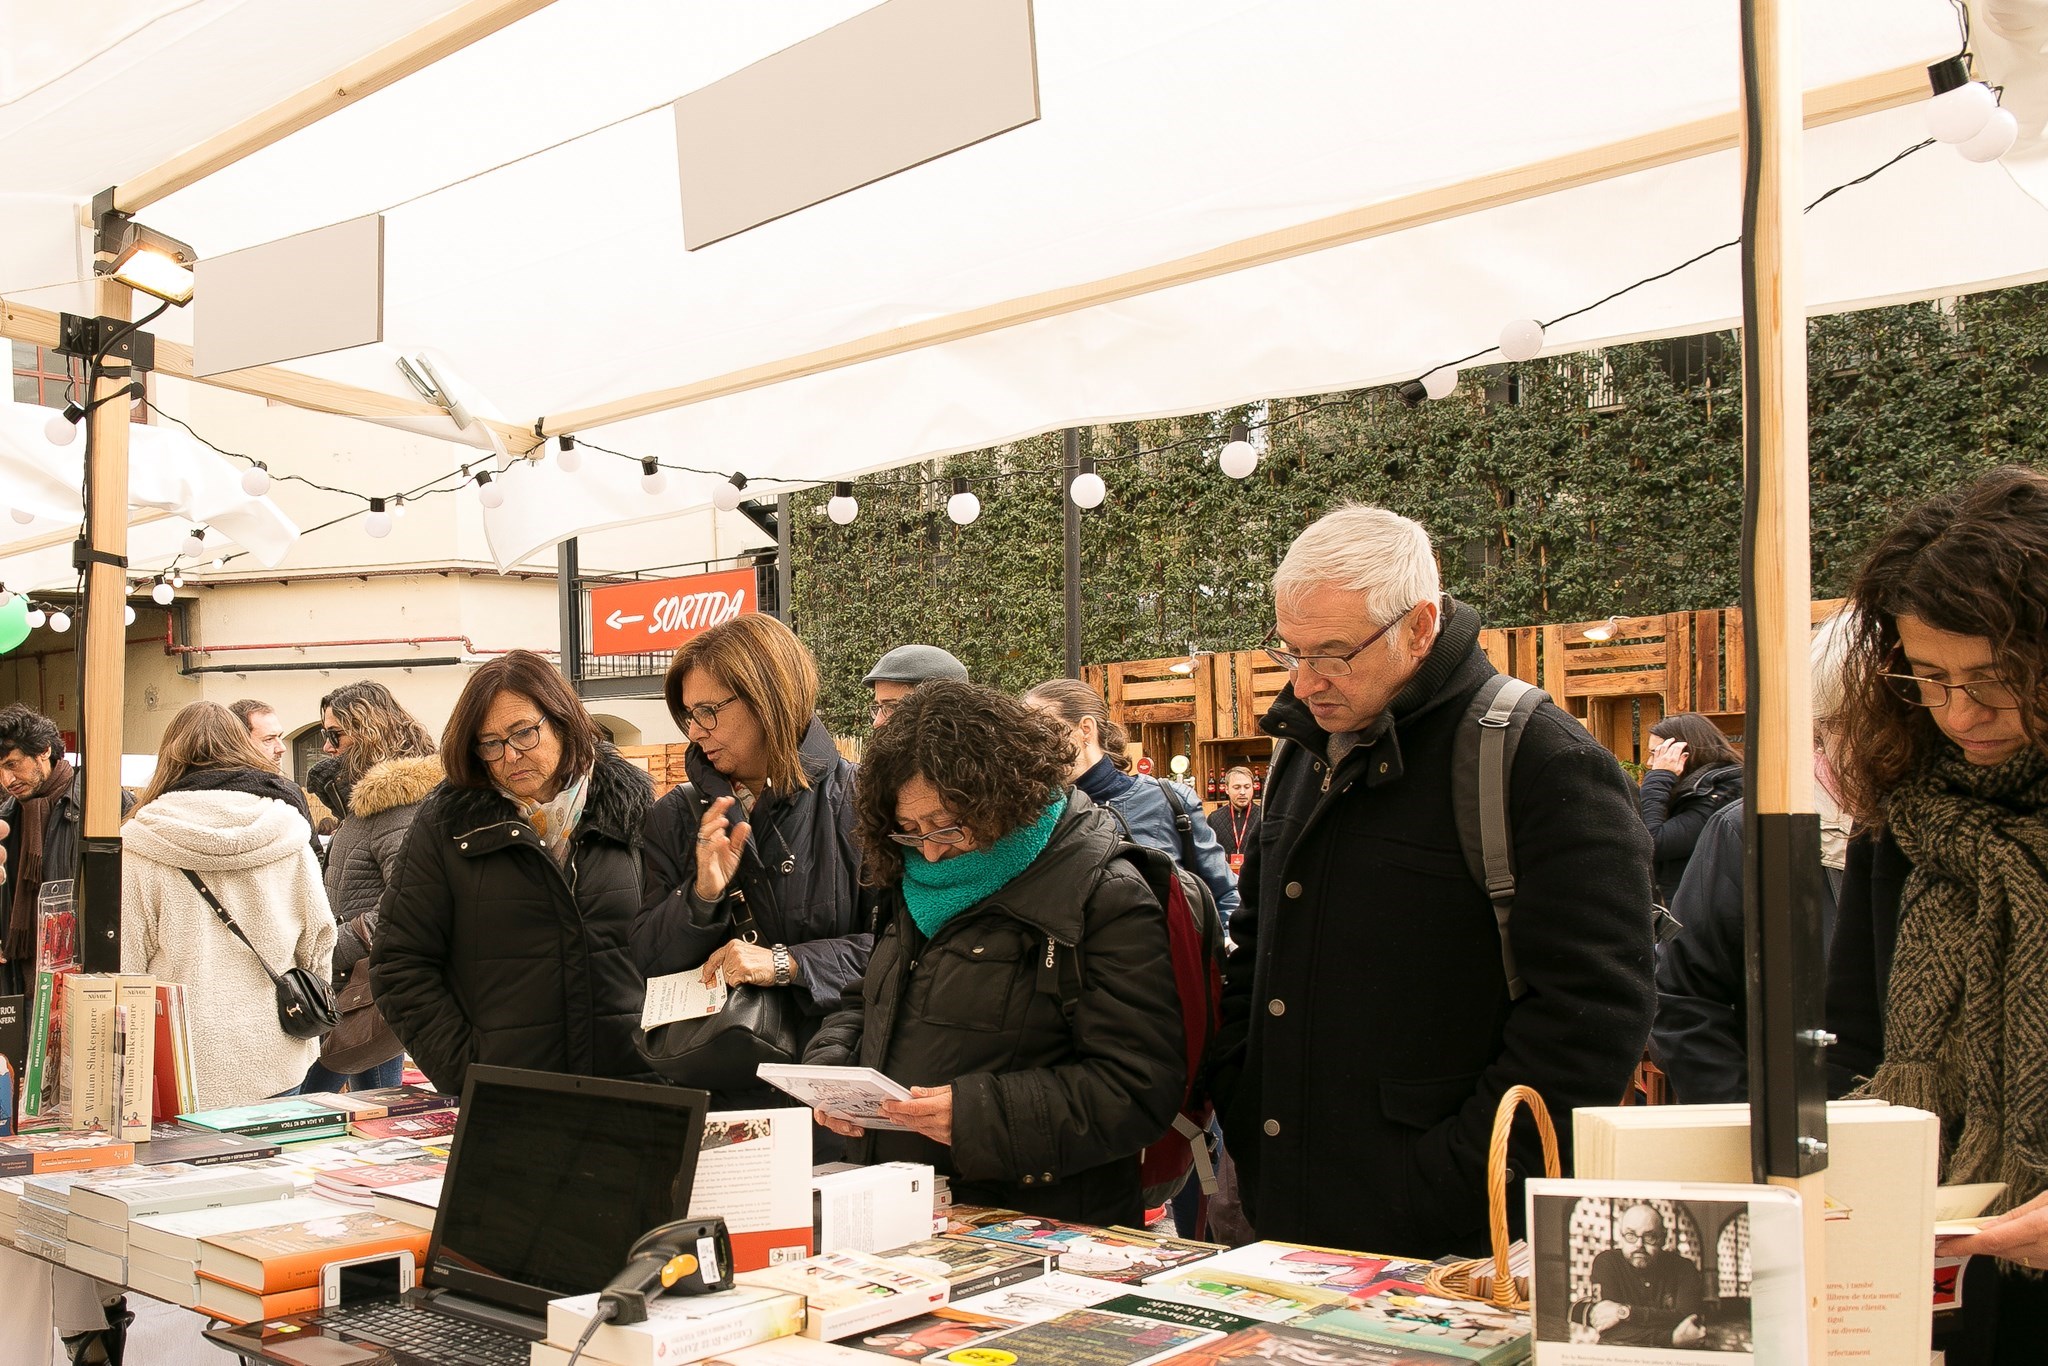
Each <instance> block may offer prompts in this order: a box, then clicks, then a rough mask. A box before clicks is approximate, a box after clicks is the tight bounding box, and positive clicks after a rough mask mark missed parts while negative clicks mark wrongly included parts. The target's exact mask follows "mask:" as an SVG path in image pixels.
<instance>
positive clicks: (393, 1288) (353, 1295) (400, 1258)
mask: <svg viewBox="0 0 2048 1366" xmlns="http://www.w3.org/2000/svg"><path fill="white" fill-rule="evenodd" d="M412 1285H413V1260H412V1254H411V1253H410V1252H380V1253H378V1254H377V1255H376V1256H374V1257H352V1258H350V1259H349V1260H347V1261H341V1262H329V1263H328V1264H327V1265H326V1266H323V1267H321V1268H320V1304H321V1306H322V1307H323V1308H324V1307H326V1306H328V1305H333V1304H355V1303H358V1302H359V1301H362V1300H375V1299H389V1298H391V1297H393V1296H397V1295H403V1294H404V1293H405V1292H406V1291H408V1290H410V1289H412Z"/></svg>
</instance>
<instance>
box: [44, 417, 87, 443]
mask: <svg viewBox="0 0 2048 1366" xmlns="http://www.w3.org/2000/svg"><path fill="white" fill-rule="evenodd" d="M43 435H44V436H47V437H49V438H50V444H51V445H53V446H68V445H70V444H71V443H72V442H74V441H76V440H77V439H78V424H77V423H76V422H66V421H65V420H64V414H62V413H59V414H57V415H56V416H55V417H53V418H51V419H50V420H49V421H48V422H46V423H44V424H43Z"/></svg>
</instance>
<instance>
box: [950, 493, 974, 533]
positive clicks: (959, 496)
mask: <svg viewBox="0 0 2048 1366" xmlns="http://www.w3.org/2000/svg"><path fill="white" fill-rule="evenodd" d="M946 515H947V516H948V517H951V518H952V519H953V525H954V526H966V525H967V524H968V523H969V522H972V521H973V520H974V519H975V518H977V517H979V516H981V499H979V498H977V497H975V496H974V495H973V494H972V493H956V494H954V495H953V496H952V497H951V498H948V499H947V500H946Z"/></svg>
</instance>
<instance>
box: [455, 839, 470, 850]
mask: <svg viewBox="0 0 2048 1366" xmlns="http://www.w3.org/2000/svg"><path fill="white" fill-rule="evenodd" d="M455 847H456V848H457V849H467V848H469V841H468V840H464V841H463V842H462V843H460V844H458V845H456V846H455Z"/></svg>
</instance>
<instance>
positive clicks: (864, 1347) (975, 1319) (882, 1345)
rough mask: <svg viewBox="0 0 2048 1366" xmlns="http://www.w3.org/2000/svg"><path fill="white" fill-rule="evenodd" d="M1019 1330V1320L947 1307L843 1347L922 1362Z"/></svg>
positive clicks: (863, 1335) (852, 1340)
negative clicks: (997, 1334) (1010, 1330)
mask: <svg viewBox="0 0 2048 1366" xmlns="http://www.w3.org/2000/svg"><path fill="white" fill-rule="evenodd" d="M1018 1326H1019V1321H1018V1320H1016V1319H999V1318H996V1317H994V1316H993V1315H990V1314H970V1313H969V1312H967V1311H966V1310H965V1309H961V1308H959V1307H958V1306H957V1305H948V1306H946V1307H945V1308H944V1309H934V1310H932V1311H931V1312H930V1313H928V1314H919V1315H917V1316H916V1317H915V1318H908V1319H904V1320H903V1321H902V1322H900V1323H890V1324H884V1325H883V1326H882V1327H880V1328H876V1329H873V1330H871V1331H869V1332H866V1333H855V1334H853V1335H852V1336H851V1337H848V1338H846V1339H844V1340H843V1341H842V1343H841V1344H840V1345H842V1346H846V1347H852V1348H857V1349H858V1350H860V1351H863V1352H871V1353H873V1354H875V1355H876V1356H885V1357H893V1358H895V1359H896V1360H898V1361H921V1360H923V1359H924V1358H926V1357H928V1356H932V1355H934V1354H936V1353H939V1352H950V1351H954V1350H955V1349H957V1348H961V1347H966V1346H968V1345H970V1344H972V1343H975V1342H979V1341H980V1340H981V1339H982V1338H985V1337H987V1336H988V1335H989V1334H991V1333H996V1332H1000V1331H1002V1330H1003V1329H1005V1328H1015V1327H1018Z"/></svg>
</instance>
